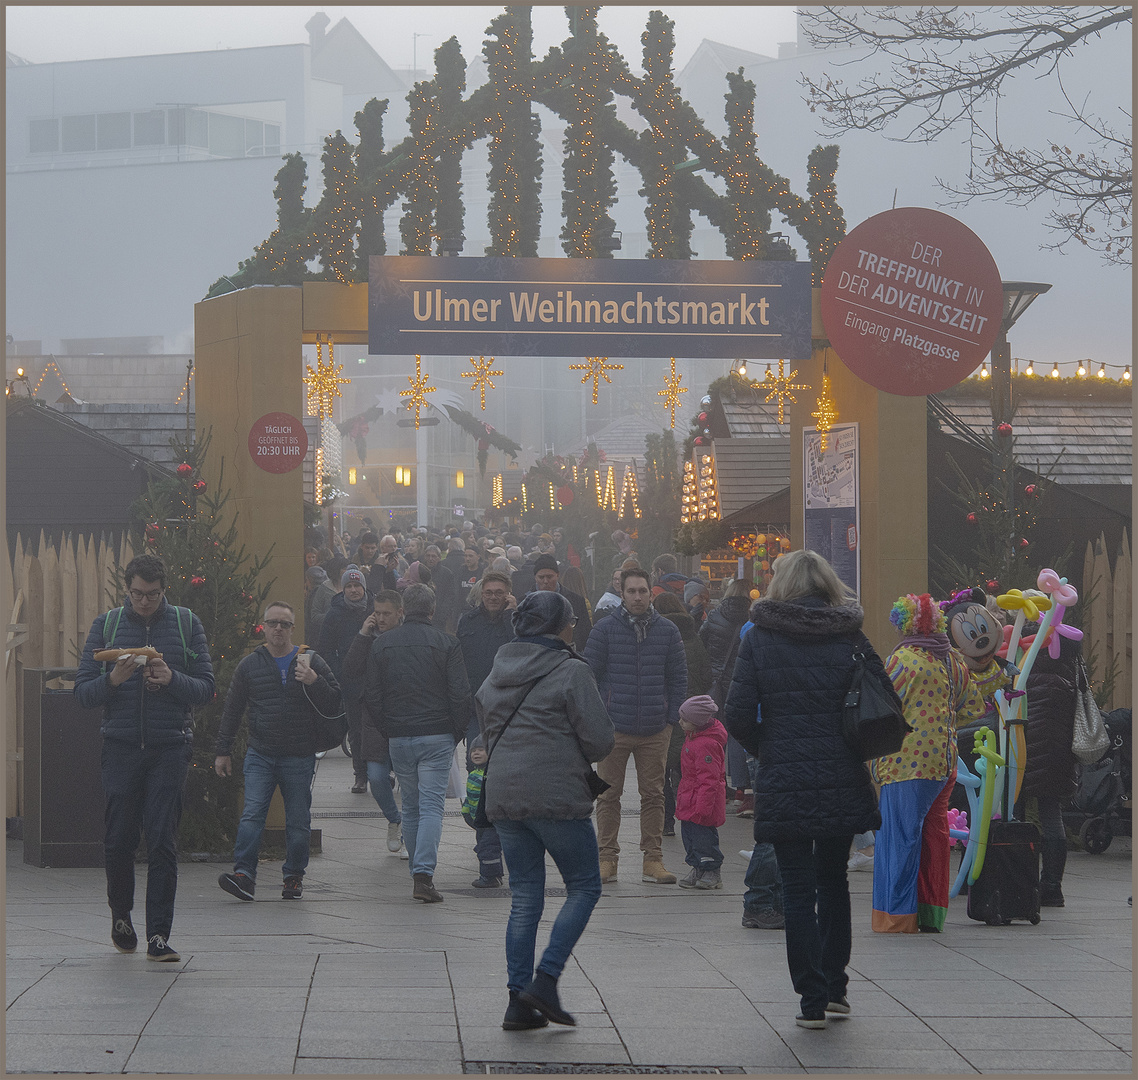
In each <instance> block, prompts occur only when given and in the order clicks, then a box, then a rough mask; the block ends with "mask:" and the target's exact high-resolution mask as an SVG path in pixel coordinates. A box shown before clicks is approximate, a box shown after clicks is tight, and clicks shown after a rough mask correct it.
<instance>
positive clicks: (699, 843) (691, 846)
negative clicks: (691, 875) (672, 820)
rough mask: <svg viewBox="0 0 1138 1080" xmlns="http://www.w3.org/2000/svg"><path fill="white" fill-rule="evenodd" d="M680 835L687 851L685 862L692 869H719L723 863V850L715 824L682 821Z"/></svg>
mask: <svg viewBox="0 0 1138 1080" xmlns="http://www.w3.org/2000/svg"><path fill="white" fill-rule="evenodd" d="M680 837H681V838H682V839H683V842H684V851H685V852H686V853H687V854H686V856H685V858H684V862H686V863H687V864H688V866H690V867H692V869H694V870H718V869H719V868H720V867H721V866H722V865H723V852H722V851H720V850H719V830H718V829H717V828H715V826H714V825H697V824H696V823H695V822H694V821H681V822H680Z"/></svg>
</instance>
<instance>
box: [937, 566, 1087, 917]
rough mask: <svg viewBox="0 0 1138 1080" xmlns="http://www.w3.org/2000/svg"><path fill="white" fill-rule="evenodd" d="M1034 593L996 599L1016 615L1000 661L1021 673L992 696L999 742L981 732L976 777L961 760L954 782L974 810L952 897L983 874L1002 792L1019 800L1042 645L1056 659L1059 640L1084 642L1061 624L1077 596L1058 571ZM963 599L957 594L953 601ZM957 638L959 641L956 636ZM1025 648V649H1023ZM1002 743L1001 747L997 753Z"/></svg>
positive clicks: (1039, 581)
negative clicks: (1029, 630)
mask: <svg viewBox="0 0 1138 1080" xmlns="http://www.w3.org/2000/svg"><path fill="white" fill-rule="evenodd" d="M1036 585H1037V586H1038V590H1036V589H1027V590H1024V591H1023V592H1021V591H1020V590H1019V589H1009V590H1008V591H1007V592H1006V593H1002V594H1001V595H999V596H997V597H996V603H997V604H998V605H999V606H1000V607H1001V608H1002V609H1003V610H1004V611H1009V612H1011V611H1014V612H1015V613H1016V618H1015V624H1014V626H1012V627H1010V628H1008V627H1005V628H1004V634H1003V637H1004V639H1005V640H1004V643H1003V646H1002V647H1001V648H1000V649H999V655H1000V656H1003V657H1005V658H1006V659H1007V660H1009V661H1012V662H1013V663H1014V664H1016V666H1017V667H1018V668H1019V674H1018V675H1017V676H1016V678H1015V682H1014V684H1013V687H1012V688H1011V689H1009V690H999V691H997V692H996V693H995V694H994V695H993V700H994V701H995V704H996V711H997V713H998V714H999V720H1000V723H999V728H1000V731H999V738H998V740H997V739H996V737H995V735H994V734H993V732H992V730H991V728H988V727H982V728H980V729H979V731H977V732H976V737H975V751H976V753H977V755H978V757H977V760H976V773H978V774H979V775H976V773H973V772H972V771H971V770H970V769H969V768H968V766H967V765H966V764H965V762H964V760H963V759H961V758H958V759H957V764H956V779H957V781H958V782H959V783H960V785H961V786H962V787H963V788H964V789H965V792H966V794H967V796H968V804H969V807H970V808H971V824H970V825H969V826H968V840H967V847H966V848H965V853H964V858H963V859H962V860H961V863H960V870H959V871H958V873H957V876H956V880H955V882H954V883H953V886H952V889H951V891H950V893H949V895H950V896H956V895H958V894H959V892H960V890H961V888H962V887H963V885H964V881H965V880H966V879H967V881H968V882H969V884H971V883H973V882H975V880H976V879H977V878H978V877H979V876H980V871H981V870H982V869H983V868H984V856H985V853H986V849H987V843H988V826H989V824H990V822H991V820H992V817H993V814H994V813H998V812H999V807H1000V806H1001V803H1002V798H1003V792H1004V790H1005V788H1006V790H1007V794H1008V799H1007V805H1008V807H1009V808H1010V807H1011V806H1013V805H1015V802H1016V800H1017V799H1018V797H1019V792H1020V786H1021V784H1022V782H1023V771H1024V767H1025V765H1026V763H1027V748H1026V743H1025V740H1024V734H1023V722H1024V719H1025V716H1024V713H1025V709H1026V701H1027V698H1026V694H1027V679H1028V676H1029V675H1030V674H1031V669H1032V667H1033V666H1034V664H1035V658H1036V657H1037V656H1038V655H1039V652H1040V650H1041V649H1042V648H1043V646H1044V645H1047V650H1048V655H1049V656H1051V657H1052V658H1053V659H1055V658H1057V657H1058V655H1059V648H1060V641H1059V639H1060V638H1061V637H1066V638H1069V639H1071V640H1072V641H1079V640H1081V639H1082V636H1083V633H1082V631H1081V630H1078V629H1076V628H1075V627H1073V626H1067V625H1065V624H1064V623H1063V613H1064V612H1065V611H1066V610H1067V609H1068V608H1071V607H1074V605H1075V604H1077V603H1078V600H1079V594H1078V592H1077V591H1076V590H1075V589H1074V587H1073V586H1071V585H1069V584H1068V583H1067V579H1066V578H1065V577H1060V576H1059V575H1058V574H1057V573H1056V572H1055V571H1054V570H1051V569H1044V570H1041V571H1040V572H1039V576H1038V577H1037V578H1036ZM964 599H965V598H964V597H963V596H961V595H960V594H958V596H957V597H956V598H954V601H956V602H959V601H960V600H964ZM962 618H963V620H964V623H965V625H971V628H972V629H976V628H979V629H981V630H983V629H984V628H983V627H982V626H980V621H981V617H980V616H979V615H978V614H975V615H973V614H965V615H964V616H962ZM1037 620H1038V621H1039V631H1038V632H1037V633H1036V634H1035V635H1033V636H1032V637H1030V638H1024V639H1023V640H1022V642H1021V635H1022V631H1023V627H1024V624H1025V623H1026V622H1036V621H1037ZM953 636H954V639H955V637H957V636H959V635H953ZM1021 644H1022V646H1023V649H1021ZM997 743H998V747H997ZM961 828H962V826H961V825H960V824H959V823H958V824H957V826H956V828H955V830H954V827H953V825H952V824H951V823H950V826H949V834H950V835H956V833H957V832H959V831H960V829H961Z"/></svg>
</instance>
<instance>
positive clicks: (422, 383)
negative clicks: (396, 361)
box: [399, 353, 438, 431]
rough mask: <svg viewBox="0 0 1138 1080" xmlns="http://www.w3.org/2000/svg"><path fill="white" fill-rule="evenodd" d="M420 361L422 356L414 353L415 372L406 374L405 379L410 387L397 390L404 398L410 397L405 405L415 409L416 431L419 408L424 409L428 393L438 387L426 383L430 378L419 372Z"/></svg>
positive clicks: (416, 428)
mask: <svg viewBox="0 0 1138 1080" xmlns="http://www.w3.org/2000/svg"><path fill="white" fill-rule="evenodd" d="M422 362H423V358H422V357H421V356H419V355H418V353H416V354H415V374H414V376H411V375H408V376H407V381H408V382H409V383H410V384H411V389H410V390H400V391H399V396H400V397H405V398H410V399H411V400H410V401H408V402H406V405H407V408H408V409H414V410H415V430H416V431H418V430H419V410H420V409H425V408H426V407H427V406H428V405H429V404H430V402H429V401H427V395H428V394H429V393H431V392H432V391H433V390H437V389H438V387H437V386H428V385H427V381H428V380H429V379H430V375H423V374H422V373H421V365H422Z"/></svg>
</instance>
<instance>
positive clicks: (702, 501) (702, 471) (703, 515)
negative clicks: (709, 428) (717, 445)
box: [696, 454, 719, 521]
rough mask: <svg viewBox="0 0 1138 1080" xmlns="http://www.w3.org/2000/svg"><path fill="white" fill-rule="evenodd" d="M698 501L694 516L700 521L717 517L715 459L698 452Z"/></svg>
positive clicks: (717, 499) (717, 493)
mask: <svg viewBox="0 0 1138 1080" xmlns="http://www.w3.org/2000/svg"><path fill="white" fill-rule="evenodd" d="M698 475H699V502H698V504H697V508H698V509H697V514H696V517H697V518H698V519H699V520H700V521H708V520H711V521H715V520H718V518H719V480H718V478H717V477H716V475H715V459H714V458H713V457H712V456H711V454H700V456H699V464H698Z"/></svg>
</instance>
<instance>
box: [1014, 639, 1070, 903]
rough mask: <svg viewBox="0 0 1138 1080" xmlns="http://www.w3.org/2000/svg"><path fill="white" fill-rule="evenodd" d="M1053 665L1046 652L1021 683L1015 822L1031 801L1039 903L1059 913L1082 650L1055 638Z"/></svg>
mask: <svg viewBox="0 0 1138 1080" xmlns="http://www.w3.org/2000/svg"><path fill="white" fill-rule="evenodd" d="M1059 640H1060V644H1059V659H1058V660H1052V659H1051V657H1050V655H1048V652H1047V650H1046V649H1044V650H1043V651H1042V652H1041V653H1040V654H1039V655H1038V656H1037V657H1036V658H1035V663H1034V664H1033V665H1032V667H1031V673H1030V674H1029V675H1028V677H1027V723H1026V724H1025V725H1024V737H1025V739H1026V740H1027V765H1026V766H1025V768H1024V774H1023V784H1022V785H1021V786H1020V791H1019V798H1020V801H1019V802H1018V803H1017V805H1016V817H1018V818H1020V819H1021V820H1022V819H1023V816H1024V815H1023V800H1025V799H1031V798H1034V799H1037V800H1038V804H1039V825H1040V832H1041V833H1042V834H1043V836H1042V843H1041V845H1040V851H1041V856H1042V868H1041V870H1040V875H1039V903H1040V904H1041V905H1042V906H1043V907H1063V905H1064V900H1063V870H1064V868H1065V867H1066V865H1067V831H1066V829H1065V828H1064V827H1063V803H1064V802H1065V801H1066V800H1067V799H1069V798H1070V797H1071V795H1073V794H1074V791H1075V755H1074V754H1073V753H1071V738H1072V736H1073V734H1074V728H1075V694H1076V670H1077V667H1078V663H1079V656H1080V654H1081V652H1082V647H1081V646H1080V645H1079V644H1078V642H1075V641H1071V640H1070V639H1069V638H1060V639H1059Z"/></svg>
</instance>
